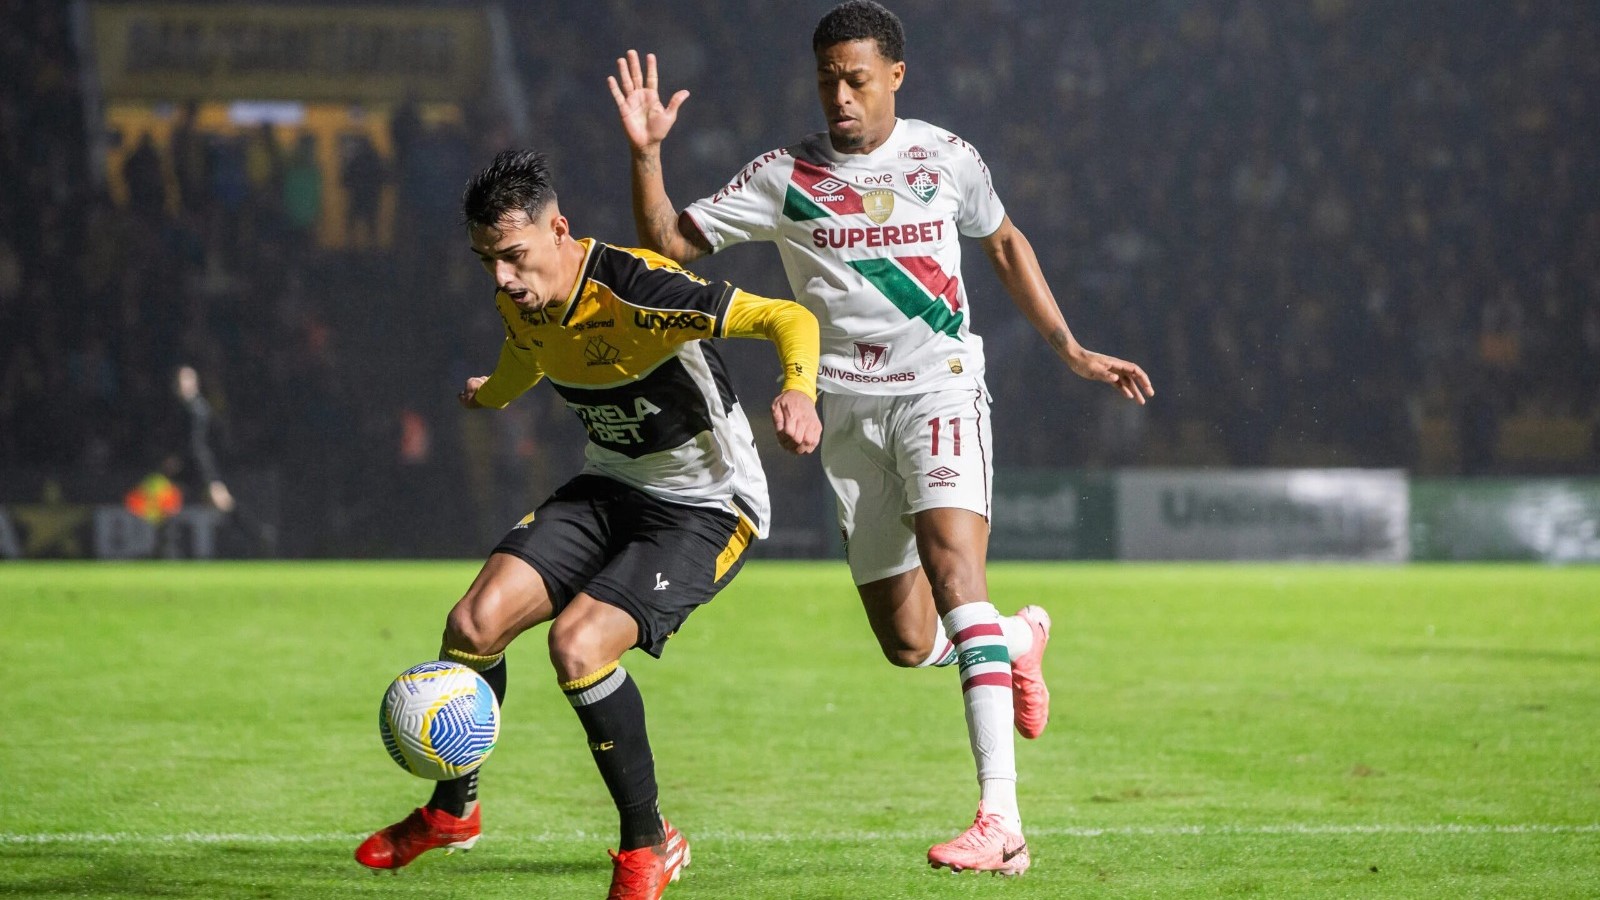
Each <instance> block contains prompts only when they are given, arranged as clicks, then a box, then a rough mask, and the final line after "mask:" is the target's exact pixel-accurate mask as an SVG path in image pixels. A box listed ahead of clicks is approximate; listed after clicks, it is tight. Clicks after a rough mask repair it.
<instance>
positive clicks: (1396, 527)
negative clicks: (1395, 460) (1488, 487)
mask: <svg viewBox="0 0 1600 900" xmlns="http://www.w3.org/2000/svg"><path fill="white" fill-rule="evenodd" d="M1116 497H1117V499H1116V507H1117V516H1116V519H1117V531H1118V540H1117V544H1118V549H1119V553H1118V555H1119V556H1120V557H1121V558H1123V559H1215V560H1222V559H1247V560H1368V561H1374V562H1404V561H1405V560H1407V559H1408V558H1409V557H1410V554H1411V546H1410V537H1409V527H1408V526H1409V517H1410V500H1409V495H1408V489H1407V483H1406V477H1405V473H1404V472H1402V471H1400V470H1397V469H1396V470H1389V469H1268V470H1259V471H1245V472H1227V471H1216V472H1212V471H1193V470H1189V471H1172V470H1141V471H1129V472H1120V473H1118V475H1117V487H1116Z"/></svg>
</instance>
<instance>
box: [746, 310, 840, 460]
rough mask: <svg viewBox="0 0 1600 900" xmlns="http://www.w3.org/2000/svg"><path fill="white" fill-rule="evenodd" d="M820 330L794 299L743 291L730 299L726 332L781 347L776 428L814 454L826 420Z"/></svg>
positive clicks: (793, 447)
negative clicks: (821, 412)
mask: <svg viewBox="0 0 1600 900" xmlns="http://www.w3.org/2000/svg"><path fill="white" fill-rule="evenodd" d="M819 331H820V328H819V326H818V325H817V317H816V316H814V315H812V314H811V312H810V310H807V309H806V308H805V307H803V306H801V305H800V304H798V303H795V302H794V301H792V300H773V299H770V298H767V297H758V296H756V295H755V294H749V293H746V292H744V291H738V292H737V293H735V294H734V297H733V301H732V302H731V303H729V304H728V313H727V323H726V327H725V328H724V329H723V333H724V334H726V335H727V336H728V337H754V338H762V339H763V340H768V341H771V342H772V343H773V345H774V346H776V347H777V348H778V361H779V362H780V363H782V364H783V387H782V389H781V390H780V391H779V392H778V396H777V397H776V398H774V399H773V401H772V427H773V430H775V431H776V432H777V434H778V443H779V444H780V445H782V446H783V449H785V450H788V451H789V452H790V453H810V452H811V451H813V450H815V449H817V445H818V444H819V443H821V442H822V420H821V419H819V418H817V360H818V358H819V357H820V356H821V353H822V349H821V343H820V340H821V339H820V337H819Z"/></svg>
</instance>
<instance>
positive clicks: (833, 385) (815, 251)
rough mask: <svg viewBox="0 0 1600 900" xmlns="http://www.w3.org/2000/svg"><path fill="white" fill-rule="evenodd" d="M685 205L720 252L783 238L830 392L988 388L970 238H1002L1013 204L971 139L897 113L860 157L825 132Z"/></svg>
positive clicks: (821, 381)
mask: <svg viewBox="0 0 1600 900" xmlns="http://www.w3.org/2000/svg"><path fill="white" fill-rule="evenodd" d="M684 212H685V213H686V214H687V215H688V216H689V219H690V221H692V222H693V223H694V224H695V226H696V227H698V228H699V229H700V231H701V233H702V234H704V235H705V237H706V240H707V241H708V242H710V244H711V247H712V250H713V251H715V250H720V249H722V248H723V247H726V246H729V245H731V244H737V243H740V242H742V241H772V242H773V243H775V244H777V245H778V253H779V254H780V255H781V256H782V258H783V265H784V269H785V271H786V272H787V273H788V276H789V287H790V289H791V290H793V291H794V296H795V299H796V300H798V301H799V302H800V303H802V304H804V305H805V306H806V308H808V309H810V310H811V312H812V313H813V314H815V315H816V317H817V319H818V321H819V322H820V323H821V326H822V358H821V361H820V365H819V366H818V367H817V375H818V378H817V382H818V386H819V387H820V388H821V389H822V390H824V391H829V392H832V393H838V394H916V393H925V392H928V391H935V390H945V389H949V388H954V387H971V386H977V387H979V388H980V389H983V341H982V340H981V339H980V338H979V337H978V336H977V335H976V334H974V333H973V332H972V328H971V325H972V310H971V307H970V306H969V305H968V302H967V287H966V285H965V284H964V283H963V282H962V280H961V236H962V235H965V236H967V237H986V236H988V235H990V234H993V233H994V232H995V231H996V230H997V229H998V228H999V227H1000V224H1001V222H1002V221H1003V220H1004V218H1005V208H1004V206H1002V205H1001V203H1000V199H999V198H998V197H996V196H995V193H994V186H993V185H992V184H991V183H990V181H989V169H988V167H987V166H985V165H984V164H983V158H982V157H980V156H979V155H978V151H977V149H975V148H974V147H973V146H972V145H971V144H968V143H967V142H966V141H963V140H962V139H961V138H959V137H956V136H955V135H953V134H951V133H950V132H948V131H945V130H944V129H942V128H937V127H935V126H933V125H930V124H928V123H927V122H921V121H918V120H916V119H899V120H897V121H896V122H895V126H894V131H892V132H891V133H890V135H889V139H888V140H887V141H885V142H884V143H883V145H882V146H880V147H878V148H877V149H876V150H874V151H872V152H871V153H867V154H850V153H837V152H835V151H834V149H833V146H832V144H831V143H830V142H829V141H828V135H827V132H819V133H817V134H813V135H811V136H809V137H807V138H805V139H804V140H802V141H800V142H799V143H798V144H795V145H793V146H790V147H786V148H784V149H781V150H773V151H771V152H769V153H765V154H763V155H761V156H759V157H757V158H756V159H755V160H753V161H751V163H750V164H749V165H747V166H746V167H745V168H744V170H743V171H741V172H740V173H739V175H738V176H737V177H736V178H734V179H733V181H732V182H730V183H729V184H728V186H727V187H725V188H723V189H722V190H720V191H718V192H717V193H716V194H713V195H712V196H710V197H705V198H703V199H701V200H697V201H695V202H694V203H692V204H690V205H689V206H688V208H687V209H685V211H684ZM985 392H987V391H985Z"/></svg>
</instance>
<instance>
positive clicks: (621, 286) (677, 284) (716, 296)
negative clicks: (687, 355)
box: [591, 247, 734, 337]
mask: <svg viewBox="0 0 1600 900" xmlns="http://www.w3.org/2000/svg"><path fill="white" fill-rule="evenodd" d="M591 277H592V278H596V279H598V280H600V281H601V282H602V283H604V284H605V285H606V287H609V288H610V289H611V292H612V293H614V294H615V295H616V296H617V297H618V298H619V299H621V300H622V302H624V303H626V304H628V305H629V306H633V307H636V308H639V309H643V310H656V311H660V312H668V313H699V314H701V315H704V316H707V317H708V318H709V320H710V321H709V322H708V323H707V326H708V328H707V330H708V331H711V332H712V333H713V334H714V335H717V336H720V334H721V322H722V319H723V317H724V316H726V315H727V313H728V303H729V301H730V300H731V299H732V297H733V292H734V287H733V285H731V284H728V283H727V282H726V281H707V280H706V279H704V278H701V277H700V276H698V275H696V274H694V273H693V272H690V271H689V270H688V269H685V268H683V267H682V266H680V265H678V264H677V263H676V262H673V261H672V260H670V259H668V258H667V257H665V256H662V255H660V254H659V253H652V252H651V251H649V250H641V249H637V248H628V249H622V248H617V247H607V248H606V258H605V259H604V260H603V261H602V263H601V265H600V266H597V267H596V269H595V274H594V275H592V276H591ZM695 330H698V329H695ZM692 336H693V337H704V336H705V335H703V334H699V335H692Z"/></svg>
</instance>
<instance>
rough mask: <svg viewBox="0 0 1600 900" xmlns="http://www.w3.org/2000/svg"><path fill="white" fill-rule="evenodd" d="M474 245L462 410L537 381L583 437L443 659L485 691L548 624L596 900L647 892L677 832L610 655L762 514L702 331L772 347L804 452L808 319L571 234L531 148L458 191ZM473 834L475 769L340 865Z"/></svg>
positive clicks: (729, 569)
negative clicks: (589, 824) (608, 876)
mask: <svg viewBox="0 0 1600 900" xmlns="http://www.w3.org/2000/svg"><path fill="white" fill-rule="evenodd" d="M462 206H463V212H464V213H465V218H466V224H467V227H468V233H469V236H470V238H471V242H472V250H473V252H474V253H476V254H477V255H478V258H479V259H480V260H482V262H483V267H484V269H485V270H486V271H487V272H488V273H489V274H490V275H491V276H493V277H494V281H495V286H496V287H497V288H498V291H497V293H496V295H495V305H496V306H497V307H498V308H499V311H500V316H501V318H502V319H503V320H504V322H505V326H506V338H505V342H504V343H503V344H502V345H501V348H500V360H499V364H498V365H496V366H495V370H494V373H493V374H492V375H489V376H486V377H477V378H469V379H468V380H467V383H466V387H465V388H464V389H463V390H462V391H461V394H460V400H461V403H462V404H463V405H465V406H467V407H469V408H481V407H491V408H496V409H498V408H501V407H504V406H505V405H506V404H508V403H510V402H511V401H512V400H514V399H516V397H517V396H518V395H520V394H522V393H523V392H524V391H526V390H528V389H529V388H530V387H532V386H533V385H534V384H535V383H537V382H538V381H540V380H541V379H549V381H550V382H551V385H552V386H553V387H554V388H555V390H556V391H557V392H558V393H559V394H560V395H561V396H562V398H563V399H564V400H565V401H566V402H567V405H568V406H569V407H571V408H572V409H573V411H574V412H576V413H577V414H578V417H579V418H580V419H581V420H582V421H583V424H584V427H585V428H586V429H587V431H588V433H589V444H588V447H587V448H586V451H585V460H586V462H585V465H584V468H583V471H582V472H581V473H580V474H579V475H578V476H577V477H575V478H573V479H572V480H571V481H569V482H567V483H566V484H565V485H563V486H561V487H560V488H558V489H557V490H556V491H555V493H554V494H552V495H551V496H550V498H549V499H548V500H546V501H545V503H544V504H543V505H542V506H540V507H539V508H538V509H537V510H535V511H534V512H533V513H530V514H529V515H528V516H527V517H526V518H524V519H523V520H522V521H521V522H520V523H518V524H517V525H516V527H514V528H512V529H511V531H510V533H509V534H507V535H506V537H505V539H504V540H502V541H501V542H500V544H499V546H497V547H496V548H495V549H494V552H493V553H491V554H490V556H489V559H488V561H487V562H486V563H484V566H483V569H482V571H480V572H479V573H478V577H477V579H476V580H474V581H473V583H472V586H471V587H469V588H468V589H467V592H466V595H465V596H463V597H462V598H461V600H460V601H459V602H458V603H456V605H455V608H454V609H452V610H451V611H450V615H449V617H448V619H447V620H446V622H445V632H444V647H443V650H442V653H441V656H442V658H443V659H446V660H450V661H454V662H459V663H462V664H465V665H468V666H471V667H472V668H474V669H476V670H478V671H479V672H481V673H482V674H483V676H484V678H485V679H486V680H487V681H488V682H489V684H490V685H491V686H492V687H493V688H494V691H495V694H496V696H497V697H499V698H500V699H501V700H504V695H505V687H506V663H505V656H504V653H505V649H506V646H507V645H508V644H510V643H511V641H512V640H513V639H514V638H516V636H517V635H519V634H521V633H522V632H523V631H526V630H527V629H529V628H532V627H533V626H535V625H538V624H539V623H541V622H546V621H548V622H550V623H551V624H550V638H549V643H550V659H551V661H552V662H553V663H554V664H555V670H556V677H557V679H558V680H559V681H560V684H561V690H562V691H563V692H565V693H566V695H567V699H568V700H570V701H571V702H572V706H573V708H574V709H575V710H576V711H577V714H578V719H579V720H580V721H581V722H582V723H583V728H584V731H585V732H586V733H587V734H588V739H589V749H590V751H591V752H592V754H593V756H594V760H595V764H596V765H597V766H598V767H599V769H600V775H601V777H602V778H603V779H604V781H605V783H606V787H607V788H608V789H609V790H610V792H611V796H612V799H613V800H614V801H615V802H616V805H617V810H618V813H619V814H620V816H621V820H622V822H621V824H622V830H621V848H620V850H621V852H618V853H613V854H612V858H613V860H614V872H613V877H612V883H611V892H610V894H609V895H608V898H610V900H633V898H650V900H653V898H657V897H660V896H661V894H662V891H664V890H665V889H666V886H667V884H668V883H669V882H671V881H674V880H676V879H677V877H678V874H679V871H680V870H681V869H682V867H683V866H685V865H687V864H688V862H689V844H688V842H687V841H686V840H684V838H683V835H682V834H680V833H679V832H678V830H677V829H675V828H673V827H672V826H671V825H670V824H668V823H667V821H666V820H665V819H663V818H662V816H661V813H660V811H659V810H658V808H657V800H656V797H657V790H656V778H655V764H654V760H653V759H652V757H651V753H650V742H649V739H648V737H647V736H646V734H645V717H644V703H643V701H642V700H641V698H640V696H639V689H638V687H637V686H636V685H635V684H634V681H633V679H632V678H630V677H629V676H628V673H627V672H626V671H625V670H624V669H623V668H622V667H621V666H620V665H619V664H618V660H619V658H620V657H621V656H622V654H623V652H624V651H626V650H628V649H630V648H633V647H638V648H641V649H643V650H644V651H645V652H647V653H649V654H650V655H652V656H660V655H661V651H662V648H663V647H664V646H665V644H666V641H667V638H668V637H670V636H671V635H672V634H673V632H675V631H676V630H677V629H678V627H679V626H680V625H682V624H683V622H684V620H685V619H686V618H688V616H689V613H690V612H692V611H693V610H694V608H695V607H697V606H699V605H700V604H702V603H705V602H706V601H708V600H710V599H711V598H712V596H713V595H715V594H716V593H717V591H719V590H721V589H722V587H723V586H724V585H726V584H727V583H728V582H729V581H730V580H732V578H733V576H734V574H735V573H736V572H738V571H739V567H740V566H741V564H742V563H743V554H744V550H745V548H746V547H747V546H748V545H749V543H750V541H751V540H752V539H753V538H757V537H761V536H764V535H765V533H766V529H767V522H768V516H769V511H770V506H769V503H768V499H767V485H766V478H765V476H764V475H763V473H762V471H761V462H760V460H759V459H758V458H757V456H756V449H755V442H754V438H753V437H752V435H751V432H750V425H749V422H748V421H746V419H745V416H744V412H743V410H742V409H741V408H740V406H739V402H738V400H737V398H735V397H734V395H733V391H732V388H731V387H730V386H729V382H728V379H727V377H726V374H725V372H724V370H723V365H722V362H721V360H720V358H719V357H718V356H717V353H716V351H715V350H714V349H713V348H712V346H711V344H710V340H711V339H715V338H724V337H754V338H763V339H766V340H770V341H772V342H773V343H774V344H776V345H777V350H778V356H779V358H780V360H781V362H782V364H783V372H784V378H783V387H782V390H781V392H780V393H779V394H778V396H777V399H775V400H774V401H773V403H772V419H773V425H774V427H775V428H776V430H777V434H778V439H779V442H780V443H781V444H782V445H783V446H784V447H785V448H786V449H788V450H790V451H792V452H796V453H809V452H811V451H812V450H813V449H815V448H816V446H817V443H818V441H819V440H820V438H821V433H822V426H821V422H820V421H819V420H818V418H817V413H816V408H815V400H816V367H817V352H818V343H817V341H818V338H817V320H816V318H815V317H813V316H812V314H811V313H809V312H807V311H806V310H805V309H804V308H802V307H800V306H799V305H798V304H795V303H792V302H790V301H787V300H770V299H767V298H764V297H757V296H754V295H752V294H748V293H745V292H744V291H741V290H739V289H738V288H735V287H734V286H733V285H731V284H726V283H711V282H707V281H705V280H704V279H701V278H698V277H696V276H695V275H693V274H691V273H689V272H687V271H685V270H683V269H682V268H679V267H678V265H677V264H676V263H673V262H672V261H671V260H668V259H666V258H665V257H662V256H659V255H657V254H655V253H652V252H650V251H648V250H634V249H627V248H623V247H614V246H611V245H609V244H605V243H601V242H600V241H596V240H594V239H592V238H575V237H573V235H572V232H571V230H570V228H569V226H568V224H567V219H566V217H564V216H563V215H562V214H561V210H560V209H559V208H558V206H557V204H556V196H555V192H554V190H553V188H552V187H551V183H550V176H549V171H548V168H547V166H546V164H545V161H544V158H543V156H542V155H540V154H538V153H536V152H533V151H528V150H508V151H505V152H504V153H501V154H500V155H499V156H497V157H495V160H494V163H493V164H492V165H491V166H490V167H489V168H487V169H485V170H484V171H482V172H480V173H478V174H477V175H476V176H475V177H474V178H473V179H472V180H471V182H469V183H468V185H467V189H466V193H465V195H464V197H463V200H462ZM479 832H480V826H479V811H478V802H477V773H473V774H471V775H467V776H465V777H463V778H458V779H455V780H453V781H442V782H439V784H438V786H437V787H436V789H435V790H434V793H433V796H432V798H431V799H429V801H428V803H427V805H425V806H423V807H421V808H420V809H417V810H415V811H414V812H412V813H411V815H409V816H407V817H406V818H405V819H404V820H402V821H400V822H398V823H396V824H394V825H391V826H389V827H388V828H385V829H383V830H381V831H379V832H377V833H376V834H374V835H372V837H370V838H368V839H367V840H366V842H365V843H363V844H362V845H361V846H360V847H359V848H358V849H357V850H356V859H357V860H358V861H359V862H361V863H362V864H363V865H365V866H368V867H370V868H373V869H395V868H399V867H401V866H404V865H406V864H407V863H409V862H411V860H413V859H415V858H416V857H417V856H418V855H419V854H421V853H423V852H425V851H427V850H431V849H434V848H437V847H449V848H455V847H459V848H468V847H471V846H472V844H473V843H475V842H476V841H477V839H478V835H479Z"/></svg>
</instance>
